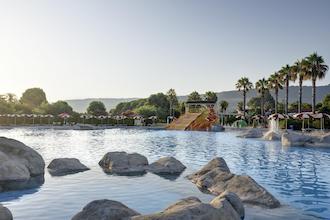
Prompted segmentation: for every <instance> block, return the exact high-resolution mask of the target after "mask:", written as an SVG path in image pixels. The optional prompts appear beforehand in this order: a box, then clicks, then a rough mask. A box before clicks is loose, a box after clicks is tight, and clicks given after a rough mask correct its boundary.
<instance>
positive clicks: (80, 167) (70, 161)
mask: <svg viewBox="0 0 330 220" xmlns="http://www.w3.org/2000/svg"><path fill="white" fill-rule="evenodd" d="M47 168H48V171H49V173H50V174H51V175H52V176H63V175H66V174H73V173H78V172H83V171H86V170H89V168H88V167H86V166H85V165H84V164H82V163H81V162H80V161H79V160H78V159H76V158H57V159H54V160H52V162H50V164H49V165H48V167H47Z"/></svg>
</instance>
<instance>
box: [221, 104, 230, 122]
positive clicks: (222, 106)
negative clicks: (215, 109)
mask: <svg viewBox="0 0 330 220" xmlns="http://www.w3.org/2000/svg"><path fill="white" fill-rule="evenodd" d="M228 105H229V103H228V102H227V101H226V100H223V101H221V102H220V110H221V112H222V113H224V112H226V110H227V108H228ZM221 124H222V125H224V115H223V114H221Z"/></svg>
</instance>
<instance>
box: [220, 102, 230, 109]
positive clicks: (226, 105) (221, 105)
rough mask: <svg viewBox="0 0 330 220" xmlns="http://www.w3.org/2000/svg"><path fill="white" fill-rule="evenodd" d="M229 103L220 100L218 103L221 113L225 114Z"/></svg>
mask: <svg viewBox="0 0 330 220" xmlns="http://www.w3.org/2000/svg"><path fill="white" fill-rule="evenodd" d="M228 105H229V103H228V102H227V101H226V100H222V101H221V102H220V110H221V112H226V111H227V108H228Z"/></svg>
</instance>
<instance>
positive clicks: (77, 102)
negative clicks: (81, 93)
mask: <svg viewBox="0 0 330 220" xmlns="http://www.w3.org/2000/svg"><path fill="white" fill-rule="evenodd" d="M136 99H138V98H88V99H71V100H65V101H66V102H68V103H69V105H71V106H72V108H73V110H74V111H76V112H86V109H87V107H88V105H89V103H90V102H92V101H101V102H103V103H104V105H105V107H106V108H107V111H109V110H110V109H113V108H115V107H116V105H118V104H119V103H120V102H129V101H133V100H136Z"/></svg>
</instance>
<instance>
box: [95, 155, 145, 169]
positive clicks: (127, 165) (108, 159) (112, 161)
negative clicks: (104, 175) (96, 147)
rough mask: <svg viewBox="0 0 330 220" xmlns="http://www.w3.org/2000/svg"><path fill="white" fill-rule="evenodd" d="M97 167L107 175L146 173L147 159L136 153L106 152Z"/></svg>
mask: <svg viewBox="0 0 330 220" xmlns="http://www.w3.org/2000/svg"><path fill="white" fill-rule="evenodd" d="M99 165H100V166H101V167H102V168H103V170H104V171H105V172H109V173H116V174H121V175H125V174H136V173H144V172H145V171H146V168H147V166H148V159H147V158H146V157H145V156H143V155H141V154H138V153H132V154H128V153H126V152H108V153H107V154H105V155H104V156H103V158H102V159H101V160H100V162H99Z"/></svg>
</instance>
